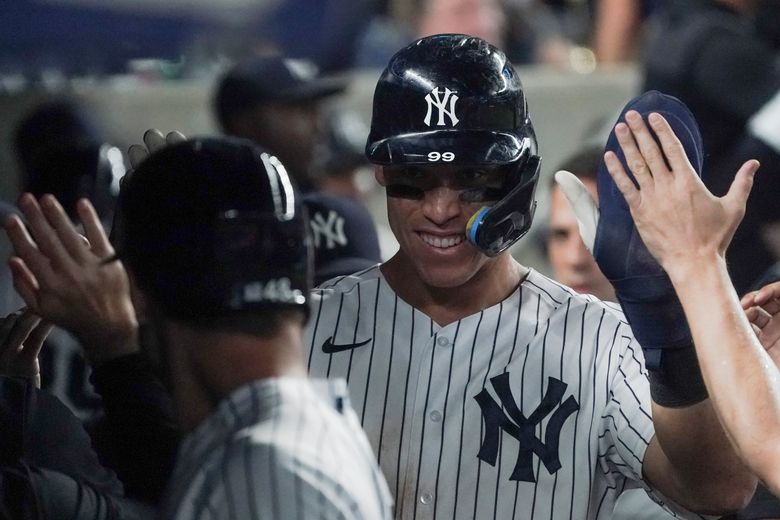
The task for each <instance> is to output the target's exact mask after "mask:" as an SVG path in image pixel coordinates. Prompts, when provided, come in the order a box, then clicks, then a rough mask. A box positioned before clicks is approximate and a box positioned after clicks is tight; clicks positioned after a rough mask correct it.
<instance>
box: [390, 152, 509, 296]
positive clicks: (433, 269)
mask: <svg viewBox="0 0 780 520" xmlns="http://www.w3.org/2000/svg"><path fill="white" fill-rule="evenodd" d="M505 175H506V172H505V168H502V167H484V166H442V165H437V166H428V165H407V166H385V167H379V168H377V170H376V176H377V180H378V181H379V183H380V184H382V185H383V186H385V188H386V190H387V196H388V197H387V213H388V220H389V222H390V227H391V228H392V230H393V233H394V234H395V237H396V239H397V240H398V243H399V245H400V251H399V255H401V257H402V258H401V259H402V260H404V263H406V264H408V265H411V266H413V268H414V272H415V273H416V275H417V276H418V278H419V279H420V281H421V282H423V283H424V284H426V285H429V286H431V287H437V288H449V287H458V286H460V285H463V284H464V283H466V282H468V281H469V280H471V279H472V278H473V277H474V275H475V274H476V273H478V272H479V271H481V270H482V269H484V268H485V266H487V265H488V264H489V263H490V262H491V261H493V260H494V259H490V258H488V257H487V256H485V255H483V254H482V253H480V252H479V251H478V250H477V249H476V248H475V247H474V246H473V245H471V244H470V243H469V242H468V241H467V239H466V224H467V222H468V220H469V218H470V217H471V216H472V215H473V214H474V213H476V212H477V211H479V210H480V209H481V208H482V207H484V206H489V205H491V204H493V203H494V202H495V201H497V200H498V199H500V198H501V196H502V193H503V190H502V187H503V183H504V179H505ZM410 282H411V280H410Z"/></svg>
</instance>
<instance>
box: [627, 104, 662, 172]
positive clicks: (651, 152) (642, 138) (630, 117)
mask: <svg viewBox="0 0 780 520" xmlns="http://www.w3.org/2000/svg"><path fill="white" fill-rule="evenodd" d="M626 123H628V127H629V128H630V129H631V133H632V134H633V136H634V140H635V141H636V144H637V146H638V147H639V152H640V153H641V154H642V157H643V158H644V160H645V162H646V163H647V166H648V168H649V169H650V174H651V175H652V176H653V177H659V176H663V175H671V172H670V171H669V168H668V167H667V166H666V161H665V160H664V155H663V152H661V149H660V148H659V147H658V143H657V142H656V140H655V138H654V137H653V135H652V134H651V133H650V129H649V128H648V126H647V125H646V124H645V121H644V119H643V118H642V116H641V115H640V114H639V112H637V111H636V110H629V111H628V112H626ZM626 158H628V157H626ZM628 164H629V165H631V163H630V162H629V163H628Z"/></svg>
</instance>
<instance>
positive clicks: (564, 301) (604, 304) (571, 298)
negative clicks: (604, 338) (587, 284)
mask: <svg viewBox="0 0 780 520" xmlns="http://www.w3.org/2000/svg"><path fill="white" fill-rule="evenodd" d="M523 289H524V290H526V291H529V292H531V293H535V294H537V295H538V296H539V298H540V300H541V301H543V302H544V303H546V304H547V305H548V306H550V307H551V308H552V310H553V312H555V311H561V312H565V311H567V310H568V311H569V312H571V311H572V310H576V309H581V308H583V307H585V306H588V307H596V308H600V309H603V311H604V316H605V319H607V320H614V321H616V322H622V323H626V318H625V316H624V314H623V310H622V309H621V307H620V305H619V304H617V303H615V302H608V301H604V300H600V299H598V298H597V297H595V296H593V295H592V294H581V293H578V292H577V291H575V290H574V289H572V288H571V287H567V286H565V285H563V284H562V283H559V282H556V281H555V280H553V279H552V278H549V277H547V276H545V275H543V274H542V273H540V272H538V271H536V270H533V269H531V271H530V272H529V273H528V277H527V278H526V280H525V281H524V282H523Z"/></svg>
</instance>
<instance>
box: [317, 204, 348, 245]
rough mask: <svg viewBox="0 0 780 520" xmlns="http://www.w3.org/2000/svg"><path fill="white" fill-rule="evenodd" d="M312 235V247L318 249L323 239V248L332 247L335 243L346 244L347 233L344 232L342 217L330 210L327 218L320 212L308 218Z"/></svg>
mask: <svg viewBox="0 0 780 520" xmlns="http://www.w3.org/2000/svg"><path fill="white" fill-rule="evenodd" d="M309 224H310V225H311V230H312V235H314V247H316V248H317V249H319V247H320V244H321V243H322V241H323V240H324V241H325V249H333V248H334V247H336V245H340V246H342V247H343V246H346V245H347V235H345V234H344V217H342V216H341V215H339V214H338V213H336V212H335V211H333V210H331V211H329V212H328V217H327V219H326V218H325V217H323V216H322V213H320V212H317V213H315V214H314V216H312V217H311V219H310V220H309Z"/></svg>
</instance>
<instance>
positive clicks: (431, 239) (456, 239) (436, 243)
mask: <svg viewBox="0 0 780 520" xmlns="http://www.w3.org/2000/svg"><path fill="white" fill-rule="evenodd" d="M420 236H421V237H422V239H423V241H424V242H425V243H426V244H428V245H431V246H433V247H440V248H442V249H446V248H448V247H453V246H456V245H458V244H460V243H461V242H463V235H453V236H449V237H445V238H441V237H437V236H433V235H426V234H422V233H421V234H420Z"/></svg>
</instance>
